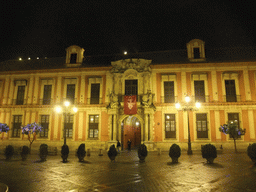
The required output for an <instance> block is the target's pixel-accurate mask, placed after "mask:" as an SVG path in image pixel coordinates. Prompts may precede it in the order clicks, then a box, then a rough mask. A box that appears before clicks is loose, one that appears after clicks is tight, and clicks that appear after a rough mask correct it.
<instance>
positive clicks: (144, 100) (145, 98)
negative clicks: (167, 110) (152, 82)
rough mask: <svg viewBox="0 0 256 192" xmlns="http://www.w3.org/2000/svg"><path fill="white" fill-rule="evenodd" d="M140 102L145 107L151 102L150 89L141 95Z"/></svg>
mask: <svg viewBox="0 0 256 192" xmlns="http://www.w3.org/2000/svg"><path fill="white" fill-rule="evenodd" d="M142 104H143V105H144V106H145V107H149V106H151V105H152V104H153V95H152V93H151V90H148V92H147V93H146V94H144V95H143V96H142Z"/></svg>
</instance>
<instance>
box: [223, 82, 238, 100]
mask: <svg viewBox="0 0 256 192" xmlns="http://www.w3.org/2000/svg"><path fill="white" fill-rule="evenodd" d="M225 88H226V101H227V102H236V101H237V98H236V85H235V80H225Z"/></svg>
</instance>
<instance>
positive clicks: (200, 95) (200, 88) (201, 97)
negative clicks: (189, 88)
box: [194, 81, 205, 102]
mask: <svg viewBox="0 0 256 192" xmlns="http://www.w3.org/2000/svg"><path fill="white" fill-rule="evenodd" d="M194 88H195V100H196V101H198V102H205V90H204V81H194Z"/></svg>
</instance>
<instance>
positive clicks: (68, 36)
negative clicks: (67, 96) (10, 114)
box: [0, 0, 256, 61]
mask: <svg viewBox="0 0 256 192" xmlns="http://www.w3.org/2000/svg"><path fill="white" fill-rule="evenodd" d="M127 2H128V1H122V0H119V1H111V0H109V1H107V0H103V1H97V0H94V1H89V0H83V1H78V0H75V1H67V0H52V1H50V0H44V1H40V0H36V1H34V0H33V1H32V0H26V1H12V0H9V1H6V3H4V4H3V3H2V4H1V7H0V15H1V34H0V35H1V41H0V61H4V60H8V59H18V57H20V56H21V57H23V58H27V57H31V58H35V57H38V56H39V57H48V58H50V57H63V56H65V53H66V52H65V49H66V48H67V47H69V46H70V45H74V44H75V45H78V46H80V47H83V48H84V49H85V55H99V54H119V53H122V52H123V50H128V52H133V53H134V52H145V51H161V50H173V49H186V43H188V42H189V41H190V40H191V39H195V38H199V39H202V40H203V41H205V42H206V48H218V47H230V46H256V38H255V34H256V23H255V20H256V14H255V13H254V10H256V9H255V8H256V6H254V4H255V3H254V1H235V0H234V1H227V0H222V1H214V0H178V1H177V0H175V1H174V0H173V1H172V0H169V1H161V0H158V1H139V0H137V1H129V3H127Z"/></svg>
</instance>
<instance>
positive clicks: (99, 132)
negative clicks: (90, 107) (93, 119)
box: [86, 111, 101, 141]
mask: <svg viewBox="0 0 256 192" xmlns="http://www.w3.org/2000/svg"><path fill="white" fill-rule="evenodd" d="M100 114H101V113H100V111H98V112H95V113H88V114H87V122H88V123H87V129H86V135H87V139H89V140H99V141H101V115H100ZM90 115H98V116H99V124H98V137H97V138H91V137H89V128H90V127H89V124H90V119H89V117H90Z"/></svg>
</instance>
